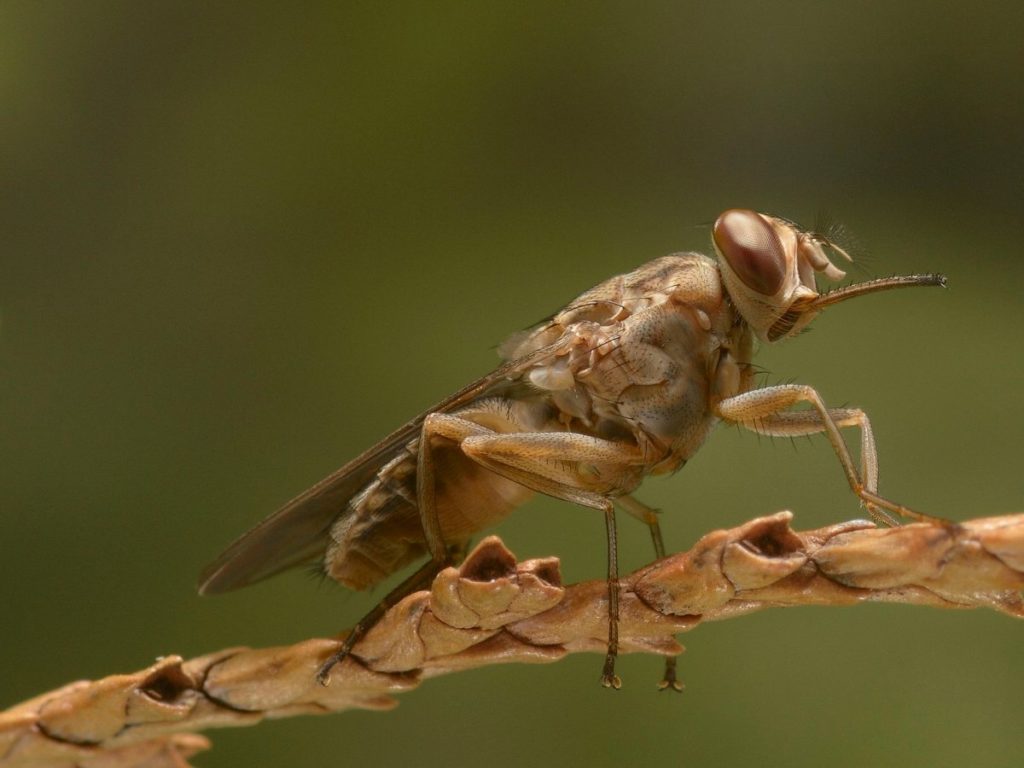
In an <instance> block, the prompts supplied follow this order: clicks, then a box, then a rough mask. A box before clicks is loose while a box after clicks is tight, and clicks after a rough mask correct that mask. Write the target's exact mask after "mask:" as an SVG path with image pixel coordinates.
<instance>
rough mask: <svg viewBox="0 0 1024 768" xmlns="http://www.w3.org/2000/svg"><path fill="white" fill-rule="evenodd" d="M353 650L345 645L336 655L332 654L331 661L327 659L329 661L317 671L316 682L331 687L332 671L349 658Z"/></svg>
mask: <svg viewBox="0 0 1024 768" xmlns="http://www.w3.org/2000/svg"><path fill="white" fill-rule="evenodd" d="M351 650H352V648H351V646H349V644H348V643H346V644H345V645H343V646H342V647H341V649H340V650H338V651H337V652H336V653H334V654H332V655H331V657H330V658H329V659H327V661H325V662H324V663H323V666H321V667H320V669H319V670H318V671H317V673H316V681H317V682H318V683H320V685H322V686H324V687H325V688H326V687H327V686H328V685H330V683H331V670H332V669H334V667H335V666H336V665H337V664H340V663H341V662H343V661H344V660H345V659H346V658H348V654H349V651H351Z"/></svg>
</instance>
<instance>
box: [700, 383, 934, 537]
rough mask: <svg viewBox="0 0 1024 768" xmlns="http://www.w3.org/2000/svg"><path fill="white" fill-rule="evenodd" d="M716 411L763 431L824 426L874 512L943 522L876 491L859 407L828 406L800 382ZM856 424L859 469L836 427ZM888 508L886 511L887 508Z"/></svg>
mask: <svg viewBox="0 0 1024 768" xmlns="http://www.w3.org/2000/svg"><path fill="white" fill-rule="evenodd" d="M798 403H807V404H808V405H810V406H811V410H809V411H789V410H788V409H789V408H791V407H792V406H794V405H796V404H798ZM718 415H719V416H720V417H721V418H722V419H724V420H725V421H731V422H733V423H736V424H739V425H741V426H743V427H746V428H747V429H750V430H752V431H754V432H758V433H760V434H763V435H781V436H789V435H807V434H815V433H818V432H824V433H825V436H826V437H828V441H829V443H831V444H832V448H833V450H834V451H835V452H836V456H837V457H838V459H839V463H840V464H841V465H842V467H843V472H844V473H845V474H846V480H847V482H848V483H849V484H850V488H851V489H852V490H853V492H854V493H855V494H857V497H858V498H859V499H860V500H861V501H862V502H863V503H864V506H865V507H866V508H867V510H868V512H870V513H871V515H872V516H873V517H876V518H877V519H880V520H882V521H884V522H886V523H889V524H893V523H895V520H894V519H893V518H892V517H891V516H890V515H889V514H887V512H892V513H895V514H897V515H901V516H903V517H909V518H911V519H913V520H918V521H921V522H930V523H935V522H937V521H938V522H944V521H941V520H938V518H934V517H932V516H930V515H925V514H922V513H921V512H915V511H914V510H912V509H910V508H909V507H905V506H903V505H902V504H897V503H895V502H893V501H889V500H888V499H886V498H883V497H882V496H879V495H878V454H877V451H876V449H875V437H874V433H873V432H872V431H871V423H870V422H869V421H868V418H867V415H866V414H865V413H864V412H863V411H861V410H860V409H852V408H837V409H829V408H826V407H825V403H824V402H823V401H822V399H821V395H819V394H818V392H817V390H815V389H814V388H813V387H809V386H806V385H802V384H781V385H779V386H775V387H765V388H764V389H757V390H754V391H753V392H745V393H743V394H742V395H736V396H735V397H730V398H727V399H725V400H723V401H722V402H721V403H719V404H718ZM847 426H859V427H860V429H861V471H860V472H858V471H857V467H856V465H855V464H854V461H853V457H852V456H851V455H850V450H849V448H847V446H846V441H845V440H843V436H842V434H841V433H840V431H839V428H840V427H847ZM886 511H887V512H886Z"/></svg>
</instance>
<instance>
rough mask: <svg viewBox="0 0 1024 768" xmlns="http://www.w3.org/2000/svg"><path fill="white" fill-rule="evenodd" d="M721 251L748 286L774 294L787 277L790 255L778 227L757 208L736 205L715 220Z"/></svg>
mask: <svg viewBox="0 0 1024 768" xmlns="http://www.w3.org/2000/svg"><path fill="white" fill-rule="evenodd" d="M712 237H713V238H714V241H715V246H716V247H717V248H718V252H719V253H721V254H722V256H723V257H724V258H725V260H726V261H727V262H729V267H730V268H731V269H732V271H733V272H735V273H736V276H737V277H738V278H739V279H740V280H742V281H743V284H744V285H745V286H747V287H748V288H750V289H752V290H754V291H757V292H758V293H759V294H761V295H762V296H774V295H775V294H777V293H778V292H779V290H780V289H781V288H782V283H783V281H784V280H785V277H786V254H785V252H784V251H783V248H782V243H781V242H780V241H779V238H778V236H777V235H776V234H775V230H773V229H772V227H771V225H770V224H769V223H768V222H767V221H765V219H764V217H763V216H761V215H760V214H758V213H755V212H754V211H748V210H741V209H738V208H733V209H731V210H728V211H726V212H725V213H723V214H722V215H721V216H719V217H718V220H717V221H716V222H715V226H714V229H713V230H712Z"/></svg>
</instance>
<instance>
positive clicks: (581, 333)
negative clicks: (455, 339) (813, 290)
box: [525, 253, 749, 471]
mask: <svg viewBox="0 0 1024 768" xmlns="http://www.w3.org/2000/svg"><path fill="white" fill-rule="evenodd" d="M538 330H540V331H541V333H543V334H545V336H544V338H545V341H546V343H549V344H550V343H554V342H556V341H557V342H558V350H559V351H558V353H556V354H553V355H551V356H550V357H549V358H547V359H544V360H540V361H538V362H537V363H536V364H535V365H534V366H532V367H531V368H530V370H529V371H527V372H526V375H525V378H526V379H527V381H528V382H529V384H530V386H532V387H533V388H535V390H539V391H542V392H544V393H546V395H547V396H546V398H545V399H546V401H547V402H548V403H550V404H551V405H552V406H553V408H554V410H555V411H556V413H557V417H556V420H557V421H558V422H560V423H561V424H562V425H563V428H566V429H570V430H578V431H586V432H590V433H593V434H596V435H599V436H601V437H606V438H609V439H616V440H629V441H632V442H635V443H636V444H637V445H638V446H639V447H640V448H641V449H642V452H643V455H644V456H645V457H647V458H646V460H645V463H646V465H647V466H648V468H649V469H654V470H655V471H657V468H658V467H659V466H665V467H668V468H674V467H676V466H678V465H679V464H680V463H681V462H682V461H683V460H685V459H686V458H688V457H689V456H690V455H691V454H692V453H693V452H694V451H696V449H697V448H698V447H699V445H700V444H701V443H702V442H703V440H704V438H705V437H706V435H707V432H708V431H709V429H710V427H711V426H712V425H713V423H714V417H713V408H712V402H713V401H716V400H717V399H720V398H722V397H728V396H731V395H733V394H736V391H737V390H738V389H739V388H740V387H741V386H742V381H741V379H742V374H743V371H744V370H745V368H744V364H745V362H747V361H748V360H749V340H748V343H747V344H746V348H745V349H744V348H742V347H743V346H744V345H743V338H742V331H743V328H742V321H739V320H738V319H737V316H736V314H735V313H734V311H733V309H732V305H731V304H730V303H729V301H728V300H727V298H726V296H725V293H724V291H723V289H722V282H721V276H720V274H719V271H718V266H717V265H716V264H715V262H714V261H712V260H711V259H709V258H707V257H705V256H702V255H700V254H690V253H685V254H676V255H673V256H666V257H663V258H661V259H656V260H654V261H652V262H649V263H648V264H645V265H643V266H642V267H640V268H639V269H637V270H635V271H634V272H631V273H629V274H626V275H620V276H619V277H617V278H613V279H612V280H609V281H606V282H605V283H602V284H601V285H599V286H597V287H596V288H594V289H593V290H591V291H588V292H587V293H585V294H583V295H582V296H580V297H579V298H578V299H577V300H576V301H575V302H573V304H571V305H570V306H569V307H567V308H566V309H565V310H563V311H562V312H560V313H559V314H558V315H556V316H555V317H554V318H553V319H552V321H551V322H550V323H548V324H547V325H546V326H544V327H543V329H538Z"/></svg>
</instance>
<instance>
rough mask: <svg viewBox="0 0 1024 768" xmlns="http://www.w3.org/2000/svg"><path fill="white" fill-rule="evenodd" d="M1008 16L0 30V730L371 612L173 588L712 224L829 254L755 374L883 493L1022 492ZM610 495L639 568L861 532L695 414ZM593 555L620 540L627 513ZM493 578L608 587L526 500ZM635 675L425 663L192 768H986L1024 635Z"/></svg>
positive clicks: (127, 20) (791, 649) (577, 524)
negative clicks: (858, 294) (664, 451)
mask: <svg viewBox="0 0 1024 768" xmlns="http://www.w3.org/2000/svg"><path fill="white" fill-rule="evenodd" d="M1022 34H1024V11H1022V7H1021V6H1020V5H1019V4H1017V3H1010V2H1006V3H998V2H993V3H988V2H982V3H970V4H964V3H957V4H952V3H949V4H944V3H938V2H920V3H917V2H899V3H889V2H866V3H816V2H807V3H752V2H742V3H730V2H718V3H692V2H675V3H648V4H642V6H641V5H636V4H631V3H575V4H574V3H530V2H524V3H440V2H438V3H429V4H418V3H388V4H383V3H380V4H378V3H354V2H350V3H334V2H323V3H293V4H276V3H268V4H256V3H205V2H147V3H135V2H106V1H100V0H92V1H90V2H50V3H37V2H33V1H32V0H6V1H5V2H3V3H2V4H0V103H2V104H3V107H2V115H0V147H2V151H0V163H2V168H0V184H2V190H3V191H2V195H0V522H2V533H0V605H2V620H0V621H2V624H3V631H2V633H0V670H2V672H0V699H2V701H0V705H7V704H11V703H14V702H16V701H18V700H20V699H23V698H26V697H28V696H30V695H33V694H35V693H37V692H41V691H43V690H45V689H48V688H51V687H54V686H57V685H59V684H61V683H64V682H66V681H68V680H71V679H76V678H80V677H99V676H103V675H105V674H110V673H114V672H122V671H129V670H133V669H137V668H140V667H142V666H144V665H146V664H148V663H149V662H150V660H151V659H152V658H153V657H154V656H156V655H158V654H165V653H172V652H173V653H181V654H184V655H186V656H188V655H196V654H199V653H202V652H206V651H210V650H213V649H216V648H221V647H225V646H229V645H234V644H250V645H265V644H275V643H286V642H291V641H295V640H299V639H302V638H306V637H312V636H321V635H325V634H329V633H332V632H334V631H337V630H339V629H340V628H342V627H344V626H347V625H349V624H351V623H352V622H353V621H354V620H355V619H356V618H358V617H359V616H360V615H361V614H362V612H363V611H364V610H366V609H367V608H368V607H369V606H370V605H371V603H372V602H373V600H374V599H375V598H376V597H378V596H379V594H382V593H378V594H377V595H351V594H347V593H345V592H344V590H342V589H340V588H336V587H331V586H330V585H322V586H318V585H317V584H316V582H315V581H313V580H311V579H310V578H308V577H307V576H306V575H304V574H302V573H295V574H290V575H287V576H283V577H280V578H277V579H274V580H272V581H269V582H266V583H264V584H261V585H259V586H257V587H253V588H251V589H248V590H244V591H241V592H238V593H236V594H232V595H229V596H224V597H219V598H203V599H200V598H199V597H198V596H197V595H196V594H195V579H196V575H197V574H198V572H199V570H200V569H201V567H202V566H203V565H204V564H205V563H206V562H207V561H209V560H210V559H212V558H213V557H214V556H215V555H216V554H217V553H218V552H219V551H220V549H221V548H222V547H223V546H224V545H225V544H227V543H228V542H229V541H230V540H231V539H232V538H234V536H236V535H237V534H238V533H240V532H241V531H243V530H244V529H246V528H247V527H248V526H249V525H250V524H252V523H254V522H256V521H257V520H258V519H259V518H261V517H262V516H263V515H264V514H266V513H268V512H270V511H272V510H273V509H275V508H276V507H277V506H278V505H279V504H280V503H282V502H283V501H285V500H287V499H288V498H290V497H291V496H292V495H293V494H294V493H296V492H298V491H300V490H302V489H303V488H305V487H306V486H307V485H309V484H311V483H312V482H313V481H315V480H317V479H319V478H320V477H321V476H323V475H324V474H326V473H327V472H329V471H331V470H333V469H334V468H335V467H336V466H339V465H340V464H342V463H343V462H345V461H346V460H348V459H349V458H351V457H352V456H354V455H355V454H357V453H358V452H359V451H361V450H362V449H363V448H365V447H366V446H368V445H370V444H372V443H373V442H374V441H375V440H376V439H378V438H380V437H381V436H383V435H384V434H385V433H387V432H388V431H390V430H391V429H392V428H394V427H396V426H397V425H399V424H400V423H402V422H404V421H405V420H406V419H408V418H410V417H411V416H413V415H415V414H416V413H417V412H419V411H421V410H423V409H424V408H426V407H428V406H429V405H430V404H431V403H433V402H435V401H437V400H439V399H441V398H442V397H443V396H445V395H447V394H448V393H450V392H451V391H453V390H454V389H456V388H457V387H459V386H461V385H462V384H464V383H466V382H467V381H469V380H471V379H472V378H475V377H477V376H479V375H481V374H482V373H484V372H486V371H487V370H489V369H490V368H491V367H492V366H493V365H494V363H495V360H496V356H495V352H494V349H493V347H494V345H495V344H496V343H498V342H499V341H501V340H502V339H503V338H504V337H505V336H506V335H507V334H509V333H510V332H512V331H515V330H517V329H518V328H520V327H523V326H527V325H529V324H531V323H533V322H534V321H536V320H537V319H539V318H541V317H542V316H544V315H546V314H548V313H549V312H551V311H552V310H554V309H556V308H557V307H559V306H560V305H562V304H563V303H565V302H566V301H567V300H568V299H570V298H572V297H573V296H574V295H575V294H577V293H579V292H581V291H582V290H584V289H586V288H588V287H590V286H591V285H593V284H594V283H596V282H598V281H600V280H602V279H604V278H605V277H608V276H610V275H612V274H615V273H618V272H623V271H627V270H629V269H631V268H633V267H634V266H636V265H638V264H639V263H641V262H643V261H645V260H647V259H650V258H654V257H656V256H660V255H663V254H665V253H669V252H672V251H676V250H686V249H700V250H707V249H708V247H709V245H708V230H707V224H708V223H709V222H710V221H712V220H713V219H714V217H715V216H716V214H717V213H718V212H719V211H720V210H722V209H724V208H726V207H732V206H745V207H753V208H756V209H758V210H763V211H768V212H772V213H777V214H780V215H784V216H787V217H790V218H794V219H797V220H800V221H804V222H808V223H813V222H814V220H815V217H816V216H817V215H818V214H819V213H820V212H822V211H826V212H829V213H831V214H832V215H833V216H834V218H837V219H838V220H840V221H842V222H843V223H845V224H846V225H847V227H848V228H849V229H851V230H852V231H853V232H855V233H856V235H857V243H858V244H859V246H860V247H859V248H858V250H857V253H859V254H861V255H863V256H864V258H863V259H862V260H861V261H860V262H859V263H860V268H861V271H859V272H856V273H854V276H857V277H860V276H869V275H881V274H890V273H893V272H913V271H942V272H945V273H946V274H948V276H949V284H950V287H949V289H948V290H947V291H944V292H943V291H938V290H928V291H925V290H921V291H917V292H913V291H910V292H906V293H892V294H884V295H879V296H875V297H872V298H866V299H864V300H862V301H857V302H852V303H850V304H848V305H845V306H843V307H841V308H837V309H835V310H833V311H831V312H830V313H829V314H827V315H825V316H823V317H822V318H820V319H819V321H818V322H817V323H816V324H815V327H814V330H813V332H811V333H808V334H806V335H804V336H802V337H801V338H799V339H798V340H795V341H793V342H791V343H789V344H786V345H783V346H780V347H777V348H774V347H773V348H768V349H764V350H762V352H761V354H760V357H759V362H760V363H761V364H762V365H763V366H765V367H766V368H767V369H768V370H769V371H770V372H771V375H770V377H769V380H770V381H783V380H790V379H794V380H798V381H801V382H806V383H810V384H813V385H815V386H816V387H818V388H819V389H820V391H821V392H822V393H823V394H824V396H825V398H826V400H827V401H829V402H831V403H832V404H835V405H839V404H844V403H850V404H857V405H860V406H863V407H864V408H866V409H867V411H868V412H869V413H870V414H871V416H872V418H873V420H874V424H875V427H876V430H877V437H878V441H879V446H880V450H881V458H882V490H883V492H885V493H886V494H887V495H889V496H890V497H892V498H895V499H899V500H901V501H904V502H906V503H908V504H910V505H912V506H916V507H918V508H920V509H922V510H927V511H928V512H931V513H933V514H936V515H942V516H947V517H951V518H966V517H972V516H982V515H988V514H999V513H1006V512H1011V511H1018V510H1020V509H1021V506H1022V504H1021V500H1022V495H1024V473H1022V472H1021V469H1020V457H1021V455H1022V454H1024V436H1022V430H1021V426H1022V423H1024V406H1022V404H1021V388H1022V385H1024V367H1022V359H1024V341H1022V329H1024V305H1022V301H1021V291H1022V288H1024V260H1022V258H1021V243H1022V239H1024V232H1022V216H1021V211H1022V210H1024V195H1022V184H1024V162H1022V154H1021V140H1022V128H1021V126H1022V124H1024V98H1022V96H1024V94H1022V86H1021V83H1022V80H1024V59H1022V49H1021V39H1022ZM641 497H642V498H643V499H645V500H646V501H648V502H649V503H651V504H653V505H656V506H659V507H661V508H663V509H664V510H665V515H664V522H663V526H664V529H665V535H666V539H667V541H668V545H669V548H670V549H673V550H678V549H683V548H686V547H688V546H689V545H690V544H691V543H692V542H693V541H694V540H695V539H696V538H697V537H698V536H699V535H701V534H702V533H704V532H705V531H707V530H710V529H713V528H715V527H718V526H722V525H731V524H735V523H738V522H740V521H742V520H744V519H747V518H749V517H752V516H754V515H758V514H762V513H768V512H772V511H775V510H778V509H781V508H790V509H793V510H794V511H795V512H796V513H797V516H798V518H797V522H798V524H800V525H802V526H803V527H813V526H818V525H824V524H827V523H830V522H834V521H838V520H842V519H847V518H852V517H856V516H858V515H859V514H860V513H859V510H858V507H857V504H856V503H855V500H854V499H853V497H852V496H851V494H850V493H849V491H848V489H847V488H846V487H845V485H844V481H843V477H842V473H841V472H840V470H839V467H838V465H837V464H836V462H835V459H834V457H833V455H832V453H831V451H830V450H829V448H828V446H827V443H825V442H824V441H823V440H820V439H818V440H814V441H800V442H798V443H797V444H796V446H795V449H794V447H792V446H791V445H790V443H789V442H787V441H775V442H772V441H768V440H759V439H757V438H756V437H754V436H752V435H750V434H740V433H739V432H737V431H735V430H726V429H723V430H721V431H720V432H718V433H716V434H715V435H714V437H713V439H712V440H711V441H710V442H709V444H708V445H707V446H706V447H705V448H704V450H703V451H702V452H701V453H700V455H699V456H698V458H697V459H695V460H694V461H693V462H692V463H691V464H690V465H689V466H687V468H686V469H685V470H684V471H683V472H681V473H680V474H679V475H677V476H676V477H674V478H671V479H670V480H660V481H659V480H656V481H651V482H649V483H648V484H647V485H646V486H645V488H644V489H643V492H642V494H641ZM620 530H621V533H622V538H623V544H622V558H623V562H624V563H625V566H626V567H627V568H631V567H636V566H639V565H640V564H642V563H644V562H646V561H647V560H649V559H650V553H649V551H648V546H649V543H648V538H647V535H646V532H645V531H643V530H642V529H641V527H640V526H634V525H633V524H632V523H631V522H630V521H628V519H624V520H623V521H622V522H621V524H620ZM499 533H501V534H502V535H503V536H504V537H505V539H506V541H507V543H508V544H509V546H510V547H511V548H512V549H513V550H514V551H515V552H516V553H517V554H518V555H519V556H520V557H528V556H541V555H549V554H557V555H560V556H561V557H562V560H563V569H564V574H565V577H566V578H567V580H572V581H575V580H579V579H585V578H596V577H600V576H601V574H602V572H603V567H604V566H603V562H604V529H603V523H602V521H601V519H600V516H598V515H595V514H594V513H592V512H589V511H585V510H580V509H575V508H573V507H571V506H569V505H566V504H561V503H556V502H552V501H548V500H537V501H535V502H533V503H531V504H530V505H529V506H528V507H527V508H525V509H523V510H522V511H521V512H520V513H518V514H517V515H515V516H513V517H512V518H511V519H510V520H509V521H508V522H507V523H506V524H504V525H503V526H502V527H501V528H500V530H499ZM683 641H684V642H685V644H686V645H687V648H688V652H687V654H686V655H685V656H684V657H683V659H682V661H681V672H682V675H683V677H684V678H685V680H686V683H687V686H688V687H687V691H686V694H685V695H684V696H681V697H671V696H668V695H665V694H661V695H659V694H657V693H656V692H655V687H654V685H655V682H656V680H657V679H658V676H659V674H660V662H659V661H658V660H656V659H653V658H643V657H628V658H625V659H624V660H623V661H622V662H621V668H620V671H621V672H622V674H623V676H624V679H625V688H624V689H623V690H622V691H620V692H618V693H608V692H605V691H603V690H601V689H600V688H599V687H598V684H597V678H598V674H599V671H600V658H599V657H598V656H592V657H589V656H588V657H584V656H579V657H573V658H570V659H568V660H566V661H564V662H562V663H560V664H557V665H553V666H544V667H537V666H508V667H502V668H492V669H486V670H481V671H477V672H473V673H471V674H465V675H459V676H452V677H449V678H445V679H440V680H436V681H432V682H430V683H428V684H426V685H424V686H423V687H422V688H421V689H420V690H418V691H416V692H415V693H412V694H410V695H407V696H405V697H403V698H402V701H401V706H399V707H398V709H397V710H395V711H392V712H390V713H384V714H381V713H368V712H354V713H348V714H345V715H341V716H336V717H331V718H306V719H295V720H289V721H281V722H273V723H267V724H264V725H262V726H260V727H259V728H256V729H246V730H239V731H223V732H215V733H214V734H213V736H214V739H215V748H214V750H213V752H211V753H209V754H208V755H206V756H204V757H203V758H202V759H201V760H200V764H201V765H205V766H251V765H268V766H269V765H288V766H296V767H298V766H318V765H327V764H341V763H344V764H352V765H382V766H387V765H417V766H441V765H444V766H450V765H464V764H470V763H473V764H480V763H485V764H487V765H489V766H493V767H494V768H499V767H500V766H513V765H522V764H541V763H542V764H555V765H557V764H569V763H572V764H588V765H635V764H641V765H662V764H665V765H671V764H687V765H701V764H722V765H741V764H759V765H760V764H764V765H770V764H779V763H785V764H787V765H790V766H802V765H808V766H809V765H821V764H828V765H831V766H859V765H875V766H878V765H901V766H906V765H928V766H943V765H965V764H968V765H976V766H996V765H1014V764H1016V765H1020V764H1024V740H1022V739H1021V723H1022V720H1021V718H1022V714H1024V653H1022V651H1024V624H1021V623H1019V622H1015V621H1013V620H1011V619H1009V618H1006V617H1003V616H999V615H996V614H994V613H991V612H963V613H961V612H940V611H935V610H926V609H913V608H903V607H895V606H864V607H858V608H845V609H800V610H792V611H773V612H765V613H763V614H760V615H755V616H750V617H747V618H744V619H742V620H737V621H730V622H723V623H721V624H717V625H709V626H706V627H702V628H700V629H699V630H698V631H696V632H694V633H693V634H692V635H690V636H688V637H684V638H683Z"/></svg>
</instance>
